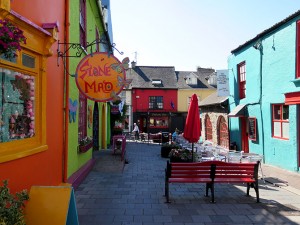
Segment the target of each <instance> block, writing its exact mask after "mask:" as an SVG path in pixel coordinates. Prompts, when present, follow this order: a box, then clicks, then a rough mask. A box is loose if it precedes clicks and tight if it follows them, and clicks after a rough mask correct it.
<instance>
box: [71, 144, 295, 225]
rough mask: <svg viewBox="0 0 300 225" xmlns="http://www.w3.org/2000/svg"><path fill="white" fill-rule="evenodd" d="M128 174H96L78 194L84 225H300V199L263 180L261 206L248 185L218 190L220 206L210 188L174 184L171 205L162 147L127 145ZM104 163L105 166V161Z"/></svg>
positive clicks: (89, 178) (91, 176) (80, 217)
mask: <svg viewBox="0 0 300 225" xmlns="http://www.w3.org/2000/svg"><path fill="white" fill-rule="evenodd" d="M126 159H127V160H128V164H125V166H124V169H122V170H117V171H114V172H111V171H104V170H100V169H99V168H98V169H95V168H94V170H92V171H91V172H90V173H89V175H88V176H87V177H86V179H85V180H84V182H83V183H82V184H81V185H80V186H79V188H78V189H77V190H76V191H75V197H76V203H77V209H78V217H79V222H80V224H81V225H85V224H88V225H94V224H97V225H106V224H110V225H111V224H117V225H125V224H126V225H152V224H155V225H171V224H172V225H195V224H197V225H201V224H203V225H213V224H214V225H217V224H228V225H229V224H235V225H237V224H243V225H247V224H257V225H262V224H264V225H268V224H270V225H271V224H272V225H274V224H278V225H283V224H290V225H293V224H300V213H299V212H300V209H299V206H300V195H298V194H296V193H294V192H292V191H290V190H288V189H285V188H282V187H278V186H275V185H273V184H270V183H268V182H264V181H263V180H260V199H261V203H256V199H255V193H254V191H253V190H252V189H251V190H250V195H252V196H251V197H246V196H245V193H246V187H245V186H244V185H232V184H217V185H215V189H216V190H215V198H216V201H217V202H216V203H215V204H212V203H210V202H209V201H210V198H207V197H204V193H205V185H204V184H172V185H170V200H171V201H172V203H170V204H167V203H165V197H164V196H163V195H164V169H165V166H166V161H167V159H165V158H161V156H160V146H159V145H153V144H142V143H138V142H132V143H127V153H126ZM99 162H100V161H99Z"/></svg>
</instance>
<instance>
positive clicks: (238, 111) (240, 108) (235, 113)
mask: <svg viewBox="0 0 300 225" xmlns="http://www.w3.org/2000/svg"><path fill="white" fill-rule="evenodd" d="M245 106H246V105H237V106H236V107H235V109H234V110H232V111H231V112H230V113H229V114H228V117H243V116H245Z"/></svg>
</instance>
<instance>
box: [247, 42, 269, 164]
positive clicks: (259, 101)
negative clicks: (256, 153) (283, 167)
mask: <svg viewBox="0 0 300 225" xmlns="http://www.w3.org/2000/svg"><path fill="white" fill-rule="evenodd" d="M253 47H254V48H255V49H256V50H259V53H260V64H259V79H260V80H259V100H258V102H257V103H251V104H247V105H254V104H259V108H260V117H261V128H262V129H261V131H262V153H263V156H264V157H263V162H264V163H265V138H264V137H265V133H264V119H263V113H262V75H263V74H262V69H263V45H262V41H261V40H258V41H257V42H256V43H255V44H254V45H253Z"/></svg>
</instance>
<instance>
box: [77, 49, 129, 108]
mask: <svg viewBox="0 0 300 225" xmlns="http://www.w3.org/2000/svg"><path fill="white" fill-rule="evenodd" d="M128 62H129V58H125V59H124V60H123V61H122V63H121V62H120V61H119V60H118V59H117V58H116V57H114V56H113V55H112V54H108V53H107V52H97V53H93V54H91V55H87V56H86V57H84V58H83V59H82V60H81V61H80V62H79V64H78V66H77V68H76V74H75V79H76V85H77V87H78V89H79V91H80V92H81V93H82V94H84V95H85V96H86V97H87V98H89V99H91V100H93V101H97V102H106V101H110V100H114V99H116V98H117V95H118V94H119V93H120V92H121V91H122V90H123V87H124V86H125V85H127V81H126V73H125V69H127V68H128V66H127V65H128Z"/></svg>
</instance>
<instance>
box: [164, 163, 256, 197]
mask: <svg viewBox="0 0 300 225" xmlns="http://www.w3.org/2000/svg"><path fill="white" fill-rule="evenodd" d="M259 163H260V162H259V161H258V162H256V163H228V162H223V161H205V162H190V163H179V162H178V163H177V162H176V163H170V162H169V161H168V162H167V168H166V178H165V195H166V198H167V202H169V183H206V196H208V190H209V189H210V190H211V195H212V202H214V183H247V195H249V189H250V187H253V188H254V189H255V192H256V198H257V202H259V191H258V166H259ZM250 184H251V186H250Z"/></svg>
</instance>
